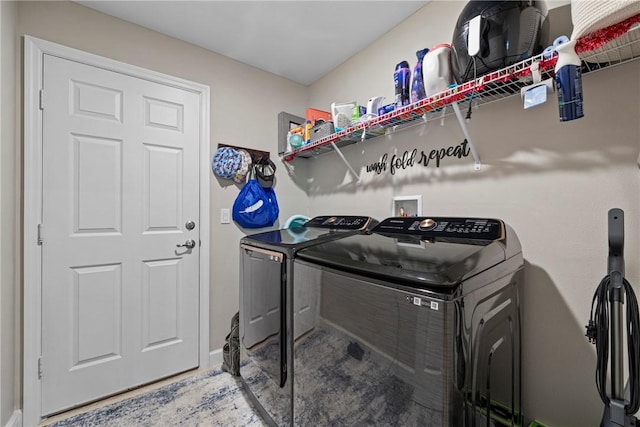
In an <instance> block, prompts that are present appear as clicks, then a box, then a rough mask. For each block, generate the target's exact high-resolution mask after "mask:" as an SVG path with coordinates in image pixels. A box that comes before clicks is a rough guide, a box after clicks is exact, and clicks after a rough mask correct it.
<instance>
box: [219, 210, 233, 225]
mask: <svg viewBox="0 0 640 427" xmlns="http://www.w3.org/2000/svg"><path fill="white" fill-rule="evenodd" d="M230 223H231V212H230V211H229V208H222V209H220V224H230Z"/></svg>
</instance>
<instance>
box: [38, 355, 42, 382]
mask: <svg viewBox="0 0 640 427" xmlns="http://www.w3.org/2000/svg"><path fill="white" fill-rule="evenodd" d="M38 379H39V380H41V379H42V357H38Z"/></svg>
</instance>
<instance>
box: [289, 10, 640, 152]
mask: <svg viewBox="0 0 640 427" xmlns="http://www.w3.org/2000/svg"><path fill="white" fill-rule="evenodd" d="M621 24H627V25H626V26H624V27H623V30H622V34H614V35H613V36H612V35H610V34H608V33H606V32H605V33H604V34H605V35H604V36H603V33H602V32H600V33H599V34H596V36H598V38H597V39H595V38H594V37H593V35H590V36H589V38H585V39H580V40H578V42H577V46H576V50H577V51H578V52H579V56H580V58H581V59H582V68H583V73H588V72H592V71H597V70H601V69H604V68H608V67H611V66H614V65H618V64H622V63H626V62H629V61H632V60H635V59H637V58H638V57H640V15H637V16H634V17H632V18H630V19H628V20H626V21H624V22H623V23H621ZM621 24H617V25H621ZM609 28H613V27H609ZM603 37H606V39H603ZM595 46H597V47H595ZM556 60H557V57H556V56H553V57H550V58H549V57H546V58H545V55H544V54H539V55H536V56H533V57H531V58H528V59H526V60H524V61H521V62H518V63H517V64H514V65H510V66H508V67H505V68H502V69H500V70H498V71H494V72H492V73H489V74H486V75H484V76H481V77H478V78H476V79H473V80H470V81H468V82H465V83H463V84H460V85H457V86H454V87H450V88H448V89H446V90H444V91H442V92H440V93H437V94H435V95H434V96H431V97H429V98H426V99H423V100H420V101H418V102H416V103H413V104H410V105H407V106H406V107H403V108H401V109H397V110H395V111H392V112H390V113H387V114H384V115H382V116H378V117H375V118H373V119H370V120H367V121H364V122H361V123H354V124H352V125H351V126H349V127H348V128H346V129H343V130H341V131H339V132H336V133H333V134H331V135H328V136H326V137H324V138H322V139H319V140H317V141H314V142H312V143H310V144H307V145H304V146H302V147H300V148H296V149H294V150H292V151H291V152H289V153H284V154H283V156H282V159H283V160H284V161H286V162H289V161H291V160H293V159H294V158H296V157H303V158H308V157H315V156H318V155H321V154H323V153H326V152H329V151H334V150H336V149H339V148H342V147H345V146H348V145H351V144H355V143H357V142H360V141H364V140H368V139H371V138H376V137H379V136H381V135H384V134H388V133H391V132H395V131H398V130H401V129H406V128H407V127H410V126H414V125H419V124H421V123H425V122H427V121H431V120H435V119H441V118H443V117H445V116H448V115H450V114H453V113H454V112H455V109H454V108H453V105H454V104H457V105H459V106H461V107H465V106H466V107H468V103H469V102H472V103H473V105H474V106H476V105H484V104H489V103H491V102H495V101H498V100H501V99H504V98H508V97H511V96H514V95H519V94H520V90H521V88H523V87H525V86H527V85H530V84H531V83H532V71H531V66H532V65H533V64H537V67H538V71H539V72H540V78H541V79H542V80H546V79H548V78H552V77H553V76H554V71H553V69H554V66H555V63H556Z"/></svg>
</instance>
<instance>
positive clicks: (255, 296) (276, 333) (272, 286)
mask: <svg viewBox="0 0 640 427" xmlns="http://www.w3.org/2000/svg"><path fill="white" fill-rule="evenodd" d="M241 248H242V266H241V275H242V277H241V286H242V288H241V291H240V298H241V301H240V325H241V326H240V341H241V343H242V347H243V349H244V350H245V351H246V354H248V355H250V358H251V359H252V361H253V362H254V363H256V364H257V365H259V366H260V368H261V369H262V371H263V372H265V373H266V374H267V375H268V376H269V377H270V379H271V380H273V381H275V382H276V383H277V384H278V385H279V386H280V387H283V386H284V383H285V382H286V378H287V364H286V360H287V357H286V347H285V343H286V340H285V339H284V338H285V336H284V335H285V333H286V318H285V314H286V309H285V306H286V292H285V289H286V283H285V281H284V280H283V279H284V271H283V269H284V260H285V256H284V254H282V253H280V252H275V251H270V250H265V249H262V248H257V247H252V246H248V245H241Z"/></svg>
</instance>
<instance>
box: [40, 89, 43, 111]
mask: <svg viewBox="0 0 640 427" xmlns="http://www.w3.org/2000/svg"><path fill="white" fill-rule="evenodd" d="M40 109H41V110H44V89H40Z"/></svg>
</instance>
